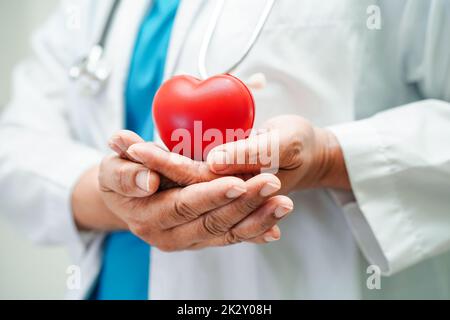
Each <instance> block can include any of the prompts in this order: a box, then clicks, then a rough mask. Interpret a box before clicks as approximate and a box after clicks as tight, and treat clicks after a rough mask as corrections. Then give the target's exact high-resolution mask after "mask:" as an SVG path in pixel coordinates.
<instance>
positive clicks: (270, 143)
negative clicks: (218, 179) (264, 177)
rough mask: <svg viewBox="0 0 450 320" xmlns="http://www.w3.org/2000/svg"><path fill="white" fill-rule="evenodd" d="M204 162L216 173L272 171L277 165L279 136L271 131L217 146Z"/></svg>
mask: <svg viewBox="0 0 450 320" xmlns="http://www.w3.org/2000/svg"><path fill="white" fill-rule="evenodd" d="M206 162H207V163H208V165H209V168H210V170H211V171H212V172H214V173H216V174H222V175H223V174H245V173H250V174H252V173H253V174H254V173H259V172H261V171H273V170H274V169H278V167H279V138H278V136H277V135H276V134H273V132H272V131H268V132H263V133H260V134H257V135H252V136H250V137H249V138H247V139H245V140H238V141H235V142H230V143H227V144H224V145H221V146H218V147H216V148H214V149H212V150H211V152H210V153H209V154H208V158H207V160H206Z"/></svg>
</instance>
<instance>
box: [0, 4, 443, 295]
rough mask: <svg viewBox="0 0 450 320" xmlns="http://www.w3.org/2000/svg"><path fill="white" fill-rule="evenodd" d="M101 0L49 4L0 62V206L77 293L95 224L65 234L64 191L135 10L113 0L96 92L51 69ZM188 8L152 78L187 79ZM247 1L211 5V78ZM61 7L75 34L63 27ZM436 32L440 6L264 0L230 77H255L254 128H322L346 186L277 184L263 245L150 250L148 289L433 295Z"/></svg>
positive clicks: (232, 41)
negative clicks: (64, 261) (374, 285)
mask: <svg viewBox="0 0 450 320" xmlns="http://www.w3.org/2000/svg"><path fill="white" fill-rule="evenodd" d="M110 3H111V2H110V1H103V2H100V1H88V0H82V1H80V0H77V1H73V2H72V1H65V2H63V4H62V5H61V7H60V9H59V10H58V12H57V13H56V14H55V15H54V16H53V17H52V18H51V19H50V20H49V21H48V23H47V24H46V25H44V26H43V28H41V29H40V30H39V31H38V32H36V34H35V36H34V38H33V49H34V55H33V56H32V57H31V58H30V59H28V60H27V61H25V62H24V63H22V64H21V65H20V66H19V67H17V69H16V70H15V72H14V94H13V98H12V100H11V102H10V104H9V107H8V109H7V111H6V112H5V113H4V115H3V116H2V120H1V126H0V145H1V148H0V190H1V193H0V205H1V206H2V211H4V212H6V213H7V215H8V217H9V218H10V219H11V220H12V221H13V222H14V223H15V224H16V225H17V226H18V227H20V228H21V229H22V230H23V231H24V232H25V233H26V234H27V235H28V236H29V237H30V238H31V239H33V240H34V241H36V242H38V243H50V244H52V243H53V244H54V243H56V244H64V245H67V247H68V248H69V249H70V251H71V253H72V257H73V259H74V263H75V264H77V265H79V266H80V267H81V270H82V288H81V289H80V290H74V291H68V297H69V298H83V297H85V296H86V294H87V292H88V291H89V289H90V288H91V287H92V284H93V282H94V280H95V278H96V276H97V274H98V271H99V267H100V264H101V244H102V235H101V234H97V233H80V232H78V231H77V230H76V228H75V226H74V223H73V219H72V215H71V211H70V194H71V190H72V188H73V186H74V185H75V183H76V182H77V180H78V178H79V177H80V175H81V174H82V173H83V172H84V171H85V170H86V169H88V168H89V167H91V166H94V165H95V164H97V163H99V161H100V160H101V158H102V156H103V155H104V154H105V153H107V152H108V149H107V146H106V142H107V139H108V137H109V136H111V135H112V134H113V133H114V132H115V131H117V130H119V129H121V128H122V124H123V109H124V106H123V95H124V84H125V81H126V77H127V71H128V70H127V69H128V65H129V60H130V55H131V52H132V49H133V45H134V41H135V36H136V31H137V28H138V27H139V22H140V19H141V18H142V15H143V14H144V13H145V11H146V9H147V6H148V5H149V2H148V1H146V0H128V1H124V2H123V4H122V5H121V7H120V10H119V11H118V14H117V17H116V19H115V22H114V24H113V28H112V30H111V38H110V41H109V42H108V44H107V50H106V55H107V60H108V61H109V63H110V64H111V66H113V73H112V77H111V79H110V80H109V82H108V84H107V87H106V88H105V90H104V91H103V92H102V93H101V94H100V95H98V96H95V97H89V96H82V95H81V94H80V92H79V88H78V87H77V85H75V84H73V83H71V82H70V81H69V80H68V77H67V70H68V68H69V66H70V65H71V64H72V63H73V62H74V61H76V60H77V58H79V57H81V56H82V55H83V54H85V53H86V51H87V50H88V49H89V48H90V47H91V46H92V44H93V43H94V42H95V40H96V39H97V38H98V34H99V32H100V30H101V25H102V23H103V20H104V18H105V15H106V14H107V12H108V7H109V5H110ZM201 3H202V1H201V0H189V1H186V0H185V1H183V2H182V4H181V7H180V9H179V13H178V16H177V18H176V22H175V26H174V30H173V34H172V40H171V44H170V50H169V54H168V61H167V65H166V77H170V76H172V75H173V74H179V73H187V74H192V75H197V74H198V71H197V57H198V52H199V47H200V44H201V40H202V39H203V35H204V30H205V26H206V24H207V23H208V21H209V17H210V16H211V12H212V10H213V7H214V2H213V1H207V2H206V5H205V6H203V7H202V5H201ZM371 4H377V5H379V6H380V8H381V14H382V18H383V20H382V29H381V30H370V29H369V28H367V26H366V21H367V18H368V15H367V13H366V9H367V8H368V6H369V5H371ZM67 6H71V8H70V9H71V10H67V8H68V7H67ZM263 6H264V5H263V3H262V1H260V0H247V1H238V0H229V1H227V3H226V6H225V9H224V12H223V15H222V17H221V19H220V22H219V25H218V29H217V32H216V34H215V36H214V39H213V41H212V44H211V48H210V51H209V54H208V59H207V66H208V70H209V71H210V73H211V74H214V73H220V72H221V71H223V70H225V69H226V68H227V67H228V66H230V65H231V64H233V62H235V61H236V59H238V58H239V55H240V54H241V53H242V49H243V48H244V46H245V44H246V42H247V41H248V39H249V37H250V35H251V33H252V31H253V29H254V26H255V24H256V22H257V20H258V18H259V16H260V15H259V14H260V12H261V10H262V8H263ZM74 8H75V12H76V10H78V11H79V12H80V14H81V15H80V18H81V20H80V22H81V24H80V28H73V27H74V25H72V24H70V23H69V24H67V23H68V22H70V17H68V16H67V15H68V14H70V13H73V12H74ZM199 8H202V9H201V10H199ZM194 16H196V18H195V19H193V17H194ZM72 22H73V21H72ZM193 22H194V23H193ZM75 26H76V25H75ZM449 38H450V3H449V2H448V1H446V0H441V1H439V0H435V1H413V0H411V1H408V0H399V1H370V0H366V1H362V0H346V1H342V0H339V1H338V0H329V1H315V0H279V1H277V3H276V5H275V7H274V9H273V12H272V14H271V16H270V18H269V20H268V22H267V25H266V27H265V29H264V31H263V33H262V35H261V37H260V39H259V40H258V42H257V44H256V46H255V47H254V49H253V50H252V51H251V53H250V55H249V56H248V58H247V59H246V60H245V61H244V62H243V63H242V65H240V66H239V68H238V69H237V70H236V72H235V75H237V76H238V77H240V78H242V79H244V80H245V79H246V78H248V77H249V76H250V75H252V74H253V73H255V72H263V73H265V75H266V77H267V80H268V85H267V87H266V88H265V89H264V90H261V91H256V92H255V93H254V94H255V100H256V108H257V121H256V125H259V124H261V122H262V121H264V120H265V119H268V118H270V117H273V116H276V115H280V114H288V113H289V114H299V115H302V116H304V117H306V118H308V119H310V120H312V121H313V122H314V123H315V124H317V125H319V126H327V127H330V128H331V130H333V131H334V132H335V133H336V135H337V137H338V139H339V141H340V142H341V144H342V147H343V150H344V154H345V158H346V162H347V166H348V171H349V174H350V178H351V182H352V186H353V194H352V193H338V192H335V191H332V190H316V191H305V192H297V193H294V194H292V195H291V196H292V198H293V200H294V202H295V205H296V210H295V213H294V214H293V215H292V216H290V217H289V218H288V219H287V220H286V221H285V222H284V223H282V224H281V229H282V232H283V238H282V240H281V241H279V242H278V243H274V244H270V245H266V246H256V245H248V244H240V245H236V246H232V247H227V248H219V249H217V248H212V249H208V250H202V251H196V252H180V253H170V254H168V253H162V252H160V251H158V250H157V249H152V251H151V252H152V254H151V270H150V271H151V277H150V298H152V299H166V298H174V299H177V298H192V299H197V298H238V299H239V298H307V299H309V298H363V297H384V298H386V297H395V298H409V297H423V298H430V297H433V298H449V297H450V289H449V287H450V272H449V271H450V255H449V253H448V251H449V249H450V145H449V141H450V105H449V103H448V101H450V43H449V42H448V39H449ZM183 43H184V44H183ZM359 251H361V252H362V253H363V254H364V256H365V258H366V259H367V261H368V263H370V264H375V265H378V266H379V267H380V268H381V270H382V272H383V273H384V274H385V275H391V277H390V278H383V279H382V281H381V286H382V290H379V291H372V292H370V293H369V292H368V291H367V289H366V278H367V276H368V275H367V274H366V268H365V267H366V266H367V262H365V261H366V260H364V259H362V258H361V256H360V255H359ZM394 274H396V275H394Z"/></svg>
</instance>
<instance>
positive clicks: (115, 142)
mask: <svg viewBox="0 0 450 320" xmlns="http://www.w3.org/2000/svg"><path fill="white" fill-rule="evenodd" d="M143 142H144V140H143V139H142V138H141V137H140V136H139V135H137V134H136V133H134V132H133V131H129V130H121V131H119V132H117V133H116V134H115V135H113V136H112V137H111V139H110V140H109V142H108V144H109V147H110V148H111V149H112V150H113V151H114V152H116V153H117V154H118V155H119V156H120V157H121V158H123V159H129V160H132V159H130V158H129V157H128V154H127V150H128V148H129V147H131V146H132V145H133V144H136V143H143Z"/></svg>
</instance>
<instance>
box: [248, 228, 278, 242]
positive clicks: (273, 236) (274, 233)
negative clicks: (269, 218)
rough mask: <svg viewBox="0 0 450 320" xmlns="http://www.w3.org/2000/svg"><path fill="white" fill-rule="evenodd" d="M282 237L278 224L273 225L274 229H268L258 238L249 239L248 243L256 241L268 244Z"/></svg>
mask: <svg viewBox="0 0 450 320" xmlns="http://www.w3.org/2000/svg"><path fill="white" fill-rule="evenodd" d="M280 239H281V230H280V227H278V226H273V227H272V229H270V230H269V231H267V232H266V233H264V234H263V235H261V236H258V237H256V238H253V239H250V240H247V241H246V242H248V243H255V244H266V243H271V242H276V241H278V240H280Z"/></svg>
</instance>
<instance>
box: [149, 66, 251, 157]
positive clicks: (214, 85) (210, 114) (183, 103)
mask: <svg viewBox="0 0 450 320" xmlns="http://www.w3.org/2000/svg"><path fill="white" fill-rule="evenodd" d="M153 116H154V120H155V124H156V127H157V129H158V132H159V134H160V136H161V139H162V141H163V142H164V143H165V144H166V146H167V147H168V148H169V150H170V151H173V152H177V153H180V154H182V155H184V156H187V157H189V158H193V159H196V160H204V159H205V158H206V156H207V154H208V152H209V151H210V150H211V149H212V148H213V147H215V146H217V145H221V144H223V143H227V142H232V141H236V140H239V139H245V138H247V137H248V135H249V134H250V130H251V129H252V127H253V123H254V119H255V105H254V102H253V97H252V94H251V92H250V90H249V89H248V88H247V87H246V86H245V84H244V83H242V82H241V81H240V80H239V79H237V78H235V77H233V76H231V75H228V74H224V75H218V76H214V77H211V78H209V79H207V80H204V81H201V80H199V79H196V78H194V77H191V76H176V77H174V78H172V79H170V80H168V81H167V82H165V83H164V84H163V85H162V86H161V88H160V89H159V90H158V92H157V93H156V95H155V99H154V102H153Z"/></svg>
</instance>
